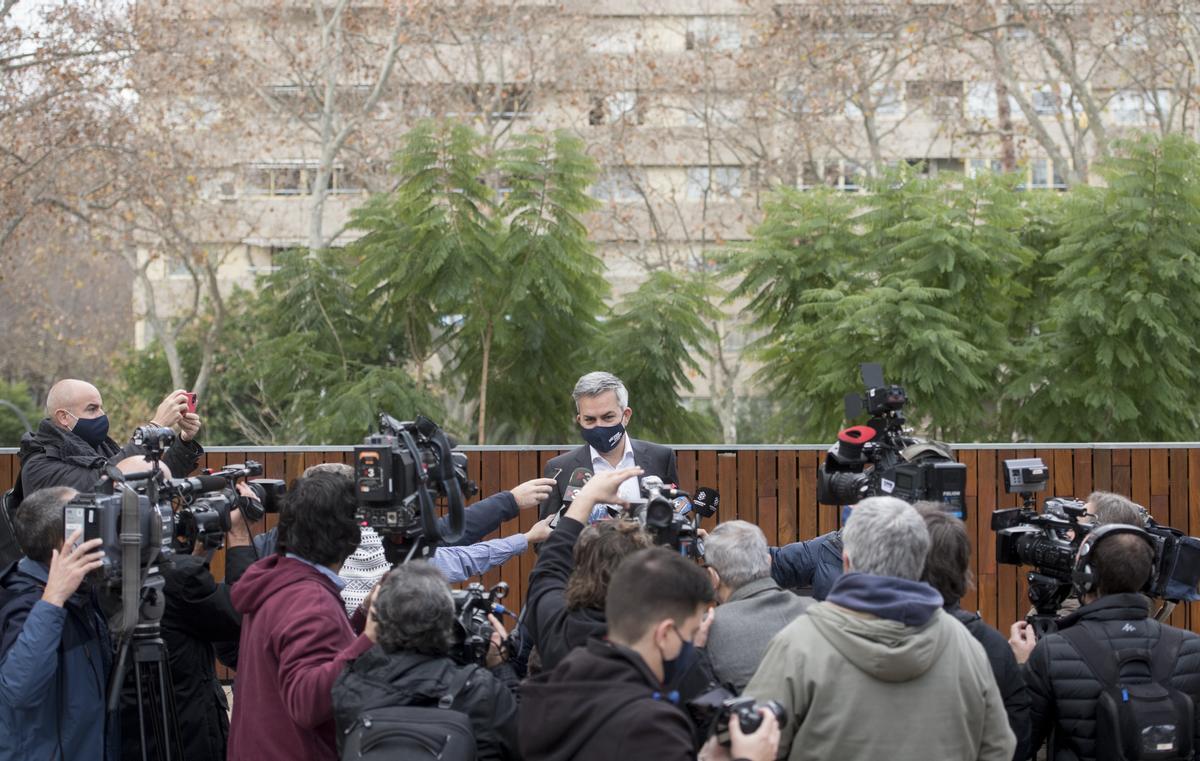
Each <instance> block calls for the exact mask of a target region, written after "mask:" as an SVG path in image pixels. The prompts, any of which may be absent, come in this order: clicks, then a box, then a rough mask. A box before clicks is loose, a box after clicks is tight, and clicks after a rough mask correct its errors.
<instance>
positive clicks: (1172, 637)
mask: <svg viewBox="0 0 1200 761" xmlns="http://www.w3.org/2000/svg"><path fill="white" fill-rule="evenodd" d="M1158 632H1159V633H1158V642H1157V643H1156V644H1155V646H1154V650H1153V655H1152V656H1151V661H1150V678H1151V679H1153V680H1154V681H1155V682H1157V683H1158V684H1162V685H1166V684H1167V683H1168V682H1170V681H1171V675H1172V674H1174V673H1175V663H1176V662H1177V661H1178V660H1179V650H1180V649H1181V648H1182V647H1183V642H1184V640H1185V639H1186V637H1185V636H1184V632H1183V630H1182V629H1176V628H1175V627H1174V626H1167V625H1166V624H1162V623H1159V625H1158Z"/></svg>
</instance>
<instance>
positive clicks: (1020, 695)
mask: <svg viewBox="0 0 1200 761" xmlns="http://www.w3.org/2000/svg"><path fill="white" fill-rule="evenodd" d="M913 507H915V508H916V509H917V512H919V513H921V516H922V517H923V518H924V519H925V528H926V529H927V530H928V531H929V540H930V544H929V554H928V555H926V557H925V569H924V570H923V571H922V572H921V581H924V582H925V583H926V584H928V585H929V586H931V587H933V588H934V589H936V590H937V591H938V592H939V593H940V594H941V595H942V600H943V601H944V603H945V604H944V605H943V609H944V610H945V611H946V612H947V613H949V614H950V615H952V616H954V617H955V618H956V619H958V620H959V621H961V622H962V624H963V625H964V626H966V627H967V631H969V632H971V636H973V637H974V638H975V639H977V640H979V644H981V645H983V649H984V652H986V653H987V657H988V662H989V663H991V666H992V674H993V675H994V676H995V677H996V685H997V686H998V687H999V688H1000V697H1001V698H1002V699H1003V700H1004V710H1005V711H1006V712H1007V713H1008V726H1009V728H1011V729H1012V731H1013V735H1015V736H1016V739H1017V749H1016V750H1015V751H1014V752H1013V759H1014V761H1020V760H1021V759H1026V758H1029V692H1028V690H1026V689H1025V678H1024V677H1023V676H1022V674H1021V667H1020V666H1019V665H1017V660H1016V658H1014V657H1013V654H1012V650H1011V649H1009V646H1008V640H1006V639H1005V638H1004V635H1003V634H1001V633H1000V632H998V631H996V630H995V629H993V628H992V627H990V626H988V625H987V624H986V623H984V621H983V619H982V618H981V617H980V616H979V614H978V613H968V612H967V611H965V610H963V609H962V608H961V607H959V604H958V603H959V600H961V599H962V596H963V594H964V593H965V592H966V591H967V585H968V584H970V580H971V571H970V570H969V569H970V565H971V540H970V539H969V538H968V537H967V529H966V526H964V525H963V522H962V521H960V520H959V519H958V518H955V517H954V516H953V515H950V514H949V513H947V512H946V506H945V504H943V503H940V502H918V503H917V504H915V505H913Z"/></svg>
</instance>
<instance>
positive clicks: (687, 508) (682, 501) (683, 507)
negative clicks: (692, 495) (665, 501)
mask: <svg viewBox="0 0 1200 761" xmlns="http://www.w3.org/2000/svg"><path fill="white" fill-rule="evenodd" d="M671 504H673V505H674V506H675V513H676V514H678V515H687V514H688V513H690V512H691V511H692V503H691V501H690V500H689V499H688V498H687V495H684V494H680V495H679V496H678V497H676V498H675V499H673V500H671Z"/></svg>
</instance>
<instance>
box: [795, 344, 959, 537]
mask: <svg viewBox="0 0 1200 761" xmlns="http://www.w3.org/2000/svg"><path fill="white" fill-rule="evenodd" d="M861 372H862V379H863V384H864V385H865V386H866V391H865V393H864V394H863V395H862V396H860V395H858V394H856V393H850V394H847V395H846V419H847V420H853V419H854V418H856V417H858V416H859V415H861V414H862V413H863V411H864V410H865V411H866V412H867V413H868V414H869V415H870V416H871V417H870V419H869V420H867V422H866V424H865V425H858V426H853V427H851V428H846V429H845V430H843V431H841V432H840V433H839V434H838V440H837V442H835V443H834V445H833V446H831V447H830V448H829V450H828V452H827V453H826V455H825V461H824V462H823V463H821V466H820V468H819V470H818V473H817V501H818V502H820V503H821V504H823V505H854V504H857V503H859V502H861V501H862V500H863V499H865V498H867V497H872V496H884V495H887V496H892V497H899V498H900V499H903V500H905V501H906V502H916V501H919V500H931V501H934V502H942V503H945V505H946V511H947V512H949V513H951V514H953V515H955V516H957V517H959V518H962V517H963V516H964V515H965V514H966V501H965V493H966V486H967V467H966V466H965V465H963V464H962V463H959V462H955V460H954V453H953V452H952V451H951V450H950V448H949V447H947V446H946V445H944V444H940V443H937V442H932V441H926V440H924V439H919V438H916V437H914V436H911V435H909V432H908V431H906V429H905V427H904V424H905V422H906V420H905V418H904V415H903V414H902V410H903V409H904V406H905V405H906V404H908V394H907V393H906V392H905V390H904V388H903V387H902V386H897V385H894V384H892V385H889V384H886V383H885V382H884V380H883V368H882V367H881V366H880V365H878V364H875V363H867V364H863V365H861Z"/></svg>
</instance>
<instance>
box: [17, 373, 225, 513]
mask: <svg viewBox="0 0 1200 761" xmlns="http://www.w3.org/2000/svg"><path fill="white" fill-rule="evenodd" d="M187 400H188V397H187V392H185V391H172V392H171V393H170V394H167V397H166V398H165V399H163V400H162V403H161V404H159V405H158V409H157V410H156V411H155V413H154V417H153V418H152V419H151V421H150V425H153V426H159V427H163V428H178V430H179V436H177V437H176V439H175V442H174V443H173V444H172V445H171V447H170V448H169V449H167V451H166V453H165V454H164V455H163V463H164V464H165V465H166V466H167V467H168V468H170V469H171V472H172V473H175V474H177V475H186V474H188V473H191V472H192V471H193V470H195V469H196V464H197V463H198V462H199V461H200V455H201V454H203V453H204V449H203V448H202V447H201V446H200V445H199V444H198V443H196V441H195V438H196V434H197V433H199V432H200V417H199V416H198V415H197V414H195V413H194V412H188V411H187V409H188V401H187ZM144 454H145V451H144V450H142V449H141V448H140V447H138V446H137V445H135V444H133V443H132V442H130V443H127V444H125V446H123V447H121V446H118V445H117V443H116V442H115V441H113V440H112V439H110V438H109V437H108V415H106V414H105V412H104V405H103V402H102V400H101V398H100V392H99V391H98V390H97V389H96V387H95V386H93V385H92V384H90V383H87V382H84V381H81V380H70V379H68V380H61V381H59V382H58V383H55V384H54V385H53V386H52V387H51V388H50V393H49V394H48V395H47V396H46V418H45V419H44V420H42V422H41V424H40V425H39V426H38V430H37V433H35V434H29V433H27V434H25V435H24V436H23V437H22V438H21V452H20V458H21V472H20V474H19V476H18V480H17V486H16V487H15V488H14V496H15V497H17V501H18V502H19V498H20V493H24V494H31V493H33V492H34V491H37V490H38V489H41V488H43V487H46V486H70V487H71V488H73V489H75V490H76V491H79V492H81V493H89V492H91V491H93V489H94V488H95V486H96V482H97V481H98V480H100V476H101V475H103V470H104V467H105V466H106V465H110V464H116V463H117V462H119V461H121V460H123V459H125V458H127V457H131V456H135V455H144Z"/></svg>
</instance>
